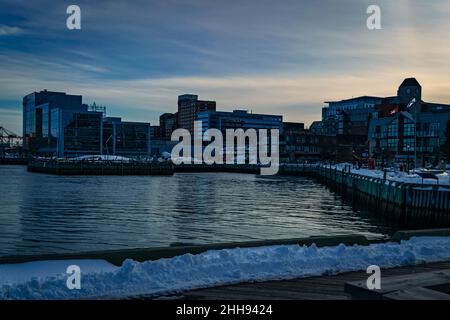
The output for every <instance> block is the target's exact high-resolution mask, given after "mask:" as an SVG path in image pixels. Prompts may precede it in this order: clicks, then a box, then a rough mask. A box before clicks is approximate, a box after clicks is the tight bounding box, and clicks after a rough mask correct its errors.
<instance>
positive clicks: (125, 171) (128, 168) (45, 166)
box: [27, 159, 174, 176]
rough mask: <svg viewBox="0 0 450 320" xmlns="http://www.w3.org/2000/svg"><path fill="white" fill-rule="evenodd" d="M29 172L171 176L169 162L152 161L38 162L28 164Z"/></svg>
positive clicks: (37, 160)
mask: <svg viewBox="0 0 450 320" xmlns="http://www.w3.org/2000/svg"><path fill="white" fill-rule="evenodd" d="M27 170H28V171H30V172H40V173H50V174H57V175H120V176H125V175H173V173H174V168H173V164H172V163H171V162H168V161H165V162H153V161H106V160H105V161H84V160H59V159H58V160H39V159H33V160H30V161H29V163H28V167H27Z"/></svg>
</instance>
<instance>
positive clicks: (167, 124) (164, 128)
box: [159, 112, 178, 140]
mask: <svg viewBox="0 0 450 320" xmlns="http://www.w3.org/2000/svg"><path fill="white" fill-rule="evenodd" d="M159 126H160V137H161V138H162V139H165V140H170V137H171V136H172V132H173V131H174V130H175V129H177V127H178V112H175V113H163V114H162V115H161V116H160V117H159Z"/></svg>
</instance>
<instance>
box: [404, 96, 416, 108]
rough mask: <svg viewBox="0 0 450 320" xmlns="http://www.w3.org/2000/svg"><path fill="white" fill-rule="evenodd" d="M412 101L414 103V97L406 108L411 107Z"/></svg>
mask: <svg viewBox="0 0 450 320" xmlns="http://www.w3.org/2000/svg"><path fill="white" fill-rule="evenodd" d="M414 103H416V98H414V99H412V100H411V102H410V103H409V104H408V106H407V107H406V108H407V109H409V108H411V107H412V105H413V104H414Z"/></svg>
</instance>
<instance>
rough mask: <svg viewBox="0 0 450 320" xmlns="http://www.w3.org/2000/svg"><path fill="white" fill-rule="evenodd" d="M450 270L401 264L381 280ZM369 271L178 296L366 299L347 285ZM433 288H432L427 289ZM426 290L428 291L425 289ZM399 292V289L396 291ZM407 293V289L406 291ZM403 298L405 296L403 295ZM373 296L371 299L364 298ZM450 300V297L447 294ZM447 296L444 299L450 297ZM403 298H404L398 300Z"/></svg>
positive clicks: (441, 265) (439, 294) (441, 294)
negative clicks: (358, 295)
mask: <svg viewBox="0 0 450 320" xmlns="http://www.w3.org/2000/svg"><path fill="white" fill-rule="evenodd" d="M440 270H448V271H450V261H444V262H437V263H428V264H421V265H415V266H407V267H399V268H392V269H382V270H381V277H382V278H381V283H382V286H383V279H387V278H390V277H399V276H401V277H402V276H403V277H406V278H407V279H409V281H412V280H414V278H415V277H416V276H417V275H419V274H420V275H421V274H429V273H433V272H439V271H440ZM368 276H369V275H368V274H367V273H366V272H365V271H355V272H347V273H342V274H338V275H328V276H319V277H309V278H300V279H293V280H283V281H268V282H259V283H241V284H236V285H229V286H222V287H215V288H207V289H199V290H193V291H188V292H184V293H181V294H180V295H178V296H176V298H177V299H186V300H351V299H363V297H361V298H359V297H355V296H352V295H351V293H349V292H348V290H346V284H349V283H352V282H358V281H359V282H361V281H362V282H364V283H365V282H366V280H367V278H368ZM428 290H430V289H428ZM425 291H426V290H425ZM430 291H433V295H431V294H430V296H431V297H433V299H439V298H441V299H443V298H445V296H446V295H447V294H448V293H449V292H448V284H447V287H445V288H443V289H442V290H440V291H436V290H430ZM395 292H397V291H395ZM403 292H404V291H403ZM397 294H398V293H397ZM392 297H393V294H392V293H391V294H390V295H389V296H388V294H386V296H384V297H380V299H392ZM400 298H402V297H400ZM406 298H408V299H414V298H419V299H420V300H427V299H426V298H427V296H423V295H420V296H417V295H416V296H408V297H405V299H406ZM364 299H370V298H364ZM447 299H448V296H447ZM447 299H444V300H447ZM399 300H403V299H399Z"/></svg>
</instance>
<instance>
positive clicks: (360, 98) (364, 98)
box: [324, 96, 384, 103]
mask: <svg viewBox="0 0 450 320" xmlns="http://www.w3.org/2000/svg"><path fill="white" fill-rule="evenodd" d="M366 99H370V100H381V99H384V98H382V97H374V96H360V97H354V98H350V99H344V100H339V101H324V102H325V103H336V102H347V101H352V100H366Z"/></svg>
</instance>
